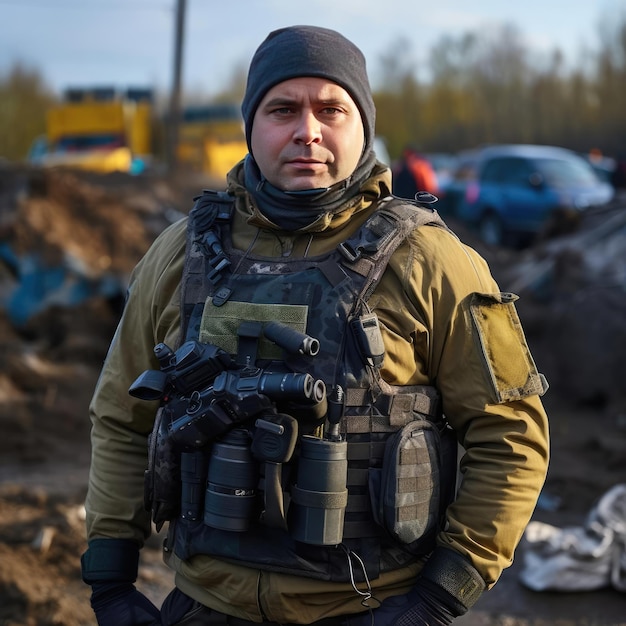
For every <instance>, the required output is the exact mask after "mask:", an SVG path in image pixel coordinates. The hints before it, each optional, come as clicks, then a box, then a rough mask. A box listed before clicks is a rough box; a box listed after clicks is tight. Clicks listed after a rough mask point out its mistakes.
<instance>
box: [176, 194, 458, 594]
mask: <svg viewBox="0 0 626 626" xmlns="http://www.w3.org/2000/svg"><path fill="white" fill-rule="evenodd" d="M232 211H233V200H232V198H231V197H230V196H228V195H226V194H222V193H216V192H204V194H203V195H202V196H201V197H199V198H198V199H197V201H196V204H195V206H194V208H193V210H192V211H191V213H190V216H189V227H188V239H187V258H186V263H185V269H184V273H183V283H182V293H181V313H182V316H181V317H182V329H183V330H182V333H181V336H182V340H183V341H185V340H190V339H199V340H200V341H201V342H208V343H212V344H217V345H220V344H221V346H220V347H222V348H224V350H226V351H227V352H229V353H230V354H233V355H234V354H236V352H237V346H236V344H234V343H233V337H236V335H237V326H238V325H239V324H240V323H241V322H242V321H246V322H247V321H250V318H255V319H254V320H253V321H255V322H256V323H260V324H264V323H267V322H269V321H272V320H275V319H279V320H282V321H284V322H285V323H287V324H290V323H291V324H292V325H295V327H297V328H298V329H299V331H301V332H304V333H305V334H306V335H307V336H309V337H312V338H315V339H316V340H318V341H319V351H318V352H317V353H316V354H314V355H312V354H307V353H306V351H304V353H303V351H298V350H293V351H287V350H284V349H282V350H281V349H279V350H278V351H277V349H276V346H273V345H271V342H269V345H262V344H263V341H264V340H261V342H260V343H259V346H258V355H257V356H258V363H260V364H261V365H262V366H264V367H267V368H268V369H270V370H272V369H273V364H277V367H279V369H280V371H289V372H299V373H304V372H306V373H308V374H311V375H312V376H313V378H314V379H319V380H322V381H323V382H324V384H325V386H326V390H327V394H328V400H329V407H330V408H329V414H330V412H331V411H334V414H335V416H336V419H335V421H336V422H337V423H338V426H337V427H336V428H337V430H338V431H339V433H340V437H335V440H336V441H337V440H340V441H344V442H347V444H343V445H344V446H347V478H346V479H345V482H346V485H345V488H347V499H346V498H345V492H342V489H341V486H339V487H336V486H335V487H333V488H331V489H330V491H331V492H332V493H331V494H330V495H328V494H326V495H320V494H319V493H318V492H316V491H315V486H314V487H313V492H312V491H310V489H309V490H307V489H306V488H303V487H302V485H303V481H304V480H306V477H305V478H303V477H302V476H301V475H300V476H299V477H298V467H299V466H301V465H302V466H303V464H304V460H303V458H302V455H303V454H304V452H303V450H304V444H305V443H306V442H307V441H308V442H310V440H311V439H312V438H318V437H322V438H323V433H322V432H321V428H320V427H319V425H318V423H316V422H315V420H313V422H312V423H309V422H307V419H306V418H303V419H299V415H298V414H297V413H298V409H297V407H295V408H294V410H293V413H294V415H293V417H295V418H296V421H298V423H299V428H300V431H299V437H298V440H297V443H296V446H295V451H294V454H293V458H292V460H291V461H290V462H289V463H287V464H286V465H285V467H281V468H280V470H279V473H280V480H281V487H280V489H281V490H282V492H283V495H284V506H285V509H286V513H285V516H284V523H281V521H280V520H279V521H276V515H274V514H270V513H267V514H266V515H265V516H264V514H263V513H262V514H261V516H260V518H259V519H258V520H256V521H255V523H253V524H251V525H250V527H248V528H246V529H245V530H241V529H237V530H231V529H223V528H215V527H213V526H211V525H207V524H206V523H205V521H204V520H203V519H202V518H200V519H189V516H185V515H184V514H182V515H178V517H177V518H176V519H174V520H172V521H171V522H170V530H169V535H168V547H169V549H171V550H174V551H175V552H176V553H177V554H178V556H179V557H181V558H182V559H187V558H190V557H192V556H194V555H196V554H208V555H212V556H215V557H217V558H221V559H226V560H232V561H234V562H236V563H239V564H243V565H247V566H251V567H255V568H260V569H265V570H270V571H277V572H283V573H289V574H293V575H299V576H307V577H313V578H318V579H323V580H333V581H343V582H347V581H350V580H365V579H367V578H368V577H369V578H376V577H378V575H379V574H380V573H381V572H384V571H388V570H393V569H397V568H401V567H403V566H405V565H407V564H408V563H410V562H412V561H414V560H415V558H417V557H418V556H419V555H423V554H426V553H428V552H430V551H431V550H432V549H433V547H434V540H435V536H436V534H437V532H438V531H439V530H440V528H441V524H442V521H443V515H444V511H445V508H446V507H447V505H448V504H449V502H450V501H451V499H452V496H453V492H454V488H455V476H456V439H455V437H454V435H453V434H452V433H451V431H450V429H449V427H447V425H446V422H445V420H444V419H443V417H442V415H441V408H440V402H439V397H438V394H437V392H436V390H435V389H434V387H429V386H411V387H408V386H407V387H396V386H392V385H389V384H387V383H386V382H385V381H384V380H383V379H382V378H381V376H380V366H381V364H382V358H383V354H384V350H383V347H382V337H381V336H380V331H379V328H378V325H377V319H376V317H375V315H373V314H371V312H370V311H369V309H368V306H367V301H368V298H369V296H370V295H371V293H372V292H373V290H374V289H375V287H376V285H377V284H378V281H379V280H380V278H381V276H382V274H383V272H384V271H385V268H386V266H387V263H388V261H389V258H390V257H391V255H392V254H393V252H394V250H396V249H397V247H398V246H399V245H400V244H401V243H402V242H403V241H404V240H405V238H406V237H407V235H408V234H409V233H410V232H411V231H413V230H414V229H415V228H416V227H418V226H421V225H424V224H430V225H437V226H444V225H443V222H442V221H441V219H440V218H439V217H438V215H437V213H436V212H434V211H431V210H430V209H427V208H424V207H421V206H418V205H416V204H414V203H411V202H409V201H405V200H399V199H396V198H391V197H390V198H387V199H385V200H384V201H383V202H382V203H381V204H380V206H379V208H378V209H377V210H376V211H375V212H373V213H372V215H371V216H370V217H369V218H368V220H367V221H366V222H365V223H364V224H363V226H362V227H360V228H359V229H358V231H357V232H355V233H354V234H353V235H352V236H351V237H350V238H349V239H348V240H347V241H344V242H343V243H342V244H340V245H339V246H338V247H337V249H335V250H334V251H332V252H330V253H329V254H326V255H322V256H318V257H313V258H297V259H291V258H265V257H258V256H255V255H253V254H250V253H247V252H243V251H240V250H236V249H234V248H233V246H232V244H231V236H230V224H231V214H232ZM214 319H219V320H220V324H221V326H220V330H218V331H215V330H212V329H211V322H212V321H213V320H214ZM265 343H266V344H268V342H267V341H265ZM255 350H256V348H255ZM255 354H256V352H255ZM305 440H306V441H305ZM316 441H319V440H318V439H316ZM243 447H245V446H243ZM313 447H315V446H313ZM233 449H235V450H239V448H238V447H237V444H234V447H233V448H229V450H233ZM242 449H243V448H242ZM329 449H330V452H329V453H328V455H329V456H328V459H327V460H328V462H329V463H331V464H332V462H334V461H333V458H334V457H333V454H334V448H333V447H332V444H329ZM215 450H217V447H216V446H214V447H213V448H210V449H208V450H207V451H205V452H204V454H206V457H207V458H205V459H204V460H202V459H201V460H200V461H199V463H200V465H202V464H203V463H210V462H211V459H212V458H213V457H214V456H215V454H216V452H214V451H215ZM212 454H213V457H212ZM229 454H231V453H230V452H229ZM237 454H239V452H237ZM325 454H326V453H325ZM196 456H197V455H196ZM314 456H315V452H314ZM233 462H234V461H233ZM194 463H196V461H194ZM316 463H317V461H316V460H313V461H310V464H309V465H307V468H312V470H310V474H311V476H309V478H311V479H314V480H317V477H316V476H315V474H316V472H317V470H316V469H315V468H317V467H319V465H316ZM265 465H266V468H265V471H264V472H263V471H262V472H261V475H260V478H259V485H257V486H260V488H259V490H258V492H257V496H256V497H257V498H258V497H259V494H261V498H262V497H263V493H264V487H263V485H264V484H265V491H268V492H269V490H268V489H267V485H268V483H269V482H270V481H272V480H275V479H276V475H275V473H273V474H272V475H271V476H270V475H269V473H268V472H275V468H274V467H273V465H272V464H271V463H270V464H265ZM194 467H195V466H194ZM233 467H234V465H233ZM203 471H204V470H203ZM211 471H212V470H211V469H209V476H208V483H211V480H212V478H211ZM184 472H185V470H184V469H183V474H184ZM227 473H229V475H230V473H231V472H230V469H228V471H227ZM255 480H256V479H255ZM203 484H204V482H203ZM207 493H208V491H207ZM241 493H245V490H244V489H242V491H241ZM250 493H252V491H251V492H250ZM207 497H208V496H207ZM251 497H254V496H251ZM194 498H195V496H194ZM267 500H268V499H267V498H266V502H265V504H266V506H267V507H268V508H269V507H270V506H274V505H270V504H268V502H267ZM320 502H321V503H322V504H321V505H320ZM207 506H208V504H207ZM220 506H222V505H219V506H218V509H219V508H220ZM315 506H323V507H327V509H326V510H327V511H330V515H327V516H326V517H325V518H324V519H323V520H322V522H321V523H322V524H324V523H331V524H332V523H334V518H333V515H332V513H333V510H334V508H335V507H336V508H338V509H340V511H341V516H342V523H343V531H342V536H341V538H340V540H339V541H336V542H335V543H334V544H333V545H320V544H324V543H325V542H324V540H323V539H322V540H321V541H316V542H315V543H313V544H311V543H307V540H306V536H307V533H308V528H309V525H315V524H316V523H320V522H319V519H317V517H316V512H315V511H316V509H315V508H314V507H315ZM343 507H345V514H344V513H343ZM262 508H263V506H261V509H262ZM302 510H304V511H305V512H306V513H305V514H300V515H298V513H297V512H298V511H302ZM311 511H313V512H312V513H311ZM213 513H217V514H218V515H219V514H222V511H221V510H218V511H213ZM226 515H228V513H226ZM303 515H304V517H303ZM235 517H236V515H235ZM278 517H280V516H278ZM328 520H330V522H329V521H328ZM294 525H296V526H298V528H299V531H298V532H296V533H295V536H294V532H293V526H294ZM324 532H325V531H324V529H322V530H321V531H320V533H321V534H320V533H317V531H316V530H315V529H314V530H313V535H314V536H316V537H317V536H321V537H323V536H324ZM303 537H305V539H304V540H303Z"/></svg>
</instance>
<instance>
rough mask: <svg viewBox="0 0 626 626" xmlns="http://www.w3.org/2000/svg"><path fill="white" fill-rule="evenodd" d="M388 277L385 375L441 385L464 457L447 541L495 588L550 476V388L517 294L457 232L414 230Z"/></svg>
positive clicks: (383, 306)
mask: <svg viewBox="0 0 626 626" xmlns="http://www.w3.org/2000/svg"><path fill="white" fill-rule="evenodd" d="M389 271H390V272H391V274H392V276H391V279H390V280H389V281H387V288H386V289H387V293H385V289H383V290H382V291H381V292H380V299H379V301H378V303H377V305H376V306H377V309H378V310H380V311H382V319H383V322H384V323H383V326H384V331H385V333H386V335H387V336H386V337H385V340H386V345H387V341H389V342H390V343H389V345H390V346H391V354H392V355H393V356H392V358H391V359H388V360H386V362H385V369H384V371H383V376H385V377H386V378H389V379H391V380H390V382H395V383H396V384H424V383H428V384H434V385H435V386H436V387H437V388H438V389H439V391H440V393H441V396H442V403H443V411H444V414H445V415H446V417H447V419H448V422H449V423H450V425H451V426H452V427H453V428H454V430H455V431H456V433H457V437H458V440H459V443H460V445H461V446H462V448H463V454H462V456H461V460H460V473H461V479H460V482H459V487H458V494H457V497H456V499H455V501H454V502H453V503H452V504H451V505H450V507H449V508H448V511H447V525H446V528H445V530H444V531H443V532H442V533H441V534H440V536H439V537H438V543H439V545H440V546H442V547H446V548H451V549H453V550H455V551H456V552H457V553H459V554H461V555H462V556H464V557H466V558H468V559H469V561H470V562H471V563H472V564H473V566H474V567H475V568H476V570H478V572H479V573H480V575H481V576H482V577H483V579H484V581H485V583H486V584H487V586H488V587H491V586H492V585H493V584H495V582H496V581H497V579H498V578H499V576H500V574H501V573H502V570H503V569H504V568H506V567H508V566H509V565H510V564H511V562H512V559H513V553H514V550H515V548H516V546H517V544H518V543H519V541H520V539H521V537H522V534H523V532H524V529H525V527H526V525H527V523H528V521H529V520H530V517H531V515H532V513H533V510H534V508H535V505H536V502H537V499H538V497H539V493H540V491H541V488H542V486H543V483H544V480H545V477H546V472H547V467H548V457H549V434H548V422H547V416H546V413H545V410H544V408H543V405H542V402H541V399H540V395H542V394H543V393H544V392H545V390H546V389H547V383H546V382H545V380H544V378H543V376H542V375H540V374H539V373H538V372H537V368H536V366H535V363H534V361H533V359H532V356H531V353H530V350H529V348H528V345H527V342H526V339H525V336H524V333H523V330H522V326H521V324H520V320H519V317H518V315H517V311H516V308H515V300H516V296H514V295H513V294H508V293H501V292H500V289H499V287H498V285H497V284H496V282H495V280H494V279H493V277H492V275H491V272H490V270H489V268H488V266H487V263H486V262H485V261H484V259H482V257H480V255H478V254H477V253H476V252H475V251H474V250H473V249H471V248H469V247H467V246H465V245H463V244H462V243H461V242H460V241H459V240H458V239H457V238H456V237H455V236H454V235H452V234H451V233H449V232H448V231H446V230H445V229H442V228H438V227H422V228H420V229H418V230H416V231H415V232H414V233H413V236H412V238H410V240H409V242H408V244H406V245H403V246H402V247H401V248H400V249H399V251H398V253H396V255H394V258H393V259H392V262H391V264H390V266H389V270H388V272H389ZM399 292H400V293H402V292H403V293H404V294H405V295H404V298H403V301H404V306H402V307H398V305H397V294H398V293H399ZM377 293H379V292H378V290H377ZM394 293H395V294H396V295H395V298H394V295H393V294H394ZM394 300H395V302H394ZM401 337H404V338H408V339H409V341H408V343H405V342H404V341H402V340H401V339H400V338H401Z"/></svg>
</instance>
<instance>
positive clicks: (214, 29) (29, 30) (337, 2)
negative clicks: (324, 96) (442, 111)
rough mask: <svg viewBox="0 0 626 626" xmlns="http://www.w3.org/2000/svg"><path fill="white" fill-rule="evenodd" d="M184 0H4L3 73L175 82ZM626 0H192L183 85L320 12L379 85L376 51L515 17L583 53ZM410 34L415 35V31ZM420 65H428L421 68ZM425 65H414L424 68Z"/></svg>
mask: <svg viewBox="0 0 626 626" xmlns="http://www.w3.org/2000/svg"><path fill="white" fill-rule="evenodd" d="M176 4H177V0H0V75H4V74H6V72H7V71H9V69H10V68H11V67H12V66H13V65H14V64H15V63H16V62H20V63H22V64H23V65H24V66H25V67H27V68H29V69H34V70H37V71H39V72H40V74H41V75H42V77H43V79H44V80H45V81H46V83H47V84H48V85H49V86H50V87H51V88H52V89H53V90H54V91H56V92H57V93H59V94H60V93H61V92H62V91H63V90H64V89H65V88H67V87H90V86H97V85H107V86H115V87H118V88H120V89H123V88H126V87H130V86H133V87H135V86H137V87H152V88H154V89H157V90H161V91H163V92H166V91H167V90H168V89H170V88H171V87H172V85H173V77H174V42H175V14H176ZM617 13H619V15H620V16H624V15H626V0H522V1H515V0H434V1H430V2H425V1H424V0H186V14H185V18H186V19H185V27H184V47H183V56H182V59H183V63H182V73H181V83H182V88H183V93H192V92H193V93H201V94H207V95H215V94H217V93H219V91H220V90H222V89H224V88H225V87H226V86H227V85H228V84H229V82H230V80H231V77H232V75H233V72H234V70H235V68H237V67H239V68H245V67H247V64H248V63H249V61H250V59H251V57H252V55H253V53H254V50H255V49H256V47H257V46H258V45H259V44H260V43H261V42H262V40H263V39H264V38H265V36H266V35H267V34H268V33H269V32H270V31H271V30H274V29H275V28H280V27H283V26H289V25H293V24H314V25H317V26H325V27H328V28H333V29H335V30H338V31H340V32H342V33H343V34H344V35H346V36H347V37H348V38H349V39H351V40H352V41H353V42H354V43H356V44H357V45H358V46H359V47H360V48H361V50H362V51H363V52H364V54H365V56H366V59H367V62H368V68H369V74H370V80H371V82H372V85H373V86H374V88H375V87H376V85H377V84H380V81H381V80H382V77H381V74H380V72H381V68H382V64H381V62H380V61H381V58H382V56H384V55H385V54H389V52H390V51H391V50H393V49H394V44H395V45H396V46H397V44H398V42H403V41H406V42H407V48H406V52H407V56H409V58H412V59H413V60H414V61H415V62H416V63H417V67H418V68H426V66H427V60H428V54H429V51H430V49H431V48H432V46H433V45H434V44H435V43H437V42H438V41H440V40H441V38H442V37H444V36H451V37H459V36H461V35H463V34H465V33H467V32H483V31H487V30H488V29H491V28H494V27H497V26H499V25H504V24H509V25H514V26H515V27H516V28H517V29H518V31H519V32H520V34H521V36H522V40H523V42H524V44H525V45H526V47H527V48H528V49H529V50H530V51H531V52H532V53H533V54H536V55H538V58H540V57H541V55H546V56H547V54H548V53H549V52H550V51H552V50H554V49H555V48H559V49H561V51H562V52H563V53H564V54H565V59H566V61H568V62H569V63H570V64H573V65H576V64H577V63H579V62H580V60H581V59H582V56H583V55H584V54H586V53H588V52H589V51H590V50H593V49H594V47H596V46H597V45H598V41H599V37H600V32H601V31H600V24H601V22H603V21H606V20H607V19H608V20H609V21H610V19H611V16H612V15H615V14H617ZM409 42H410V43H409ZM422 75H423V74H422ZM418 76H420V74H419V69H418Z"/></svg>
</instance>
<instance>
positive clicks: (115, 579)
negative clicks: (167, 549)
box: [81, 539, 161, 626]
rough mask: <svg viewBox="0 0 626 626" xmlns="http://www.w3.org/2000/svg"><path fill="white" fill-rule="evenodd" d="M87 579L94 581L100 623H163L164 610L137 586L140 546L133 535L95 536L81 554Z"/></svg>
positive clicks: (93, 603) (120, 625)
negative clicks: (127, 537) (135, 584)
mask: <svg viewBox="0 0 626 626" xmlns="http://www.w3.org/2000/svg"><path fill="white" fill-rule="evenodd" d="M81 566H82V574H83V580H84V581H85V582H86V583H87V584H88V585H91V590H92V594H91V606H92V608H93V610H94V613H95V614H96V619H97V620H98V624H99V625H100V626H148V625H153V624H154V625H156V624H160V623H161V617H160V612H159V610H158V609H157V608H156V606H154V604H152V602H150V600H148V598H146V597H145V596H144V595H143V594H142V593H140V592H139V591H137V590H136V589H135V586H134V584H133V583H134V582H135V580H137V571H138V569H139V546H138V544H137V543H136V542H135V541H132V540H131V539H92V540H91V541H90V542H89V548H88V549H87V552H85V554H83V556H82V558H81Z"/></svg>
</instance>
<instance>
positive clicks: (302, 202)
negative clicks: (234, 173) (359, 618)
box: [244, 150, 376, 231]
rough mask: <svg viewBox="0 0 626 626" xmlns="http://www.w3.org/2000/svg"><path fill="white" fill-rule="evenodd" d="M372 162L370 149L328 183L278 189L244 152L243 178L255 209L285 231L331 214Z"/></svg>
mask: <svg viewBox="0 0 626 626" xmlns="http://www.w3.org/2000/svg"><path fill="white" fill-rule="evenodd" d="M375 165H376V155H375V154H374V152H373V151H372V150H370V151H369V152H368V153H367V154H364V155H363V156H362V157H361V160H360V161H359V164H358V165H357V168H356V170H355V171H354V173H353V174H352V176H350V178H346V179H345V180H342V181H340V182H338V183H335V184H334V185H333V186H332V187H324V188H321V189H305V190H302V191H282V190H280V189H278V188H277V187H274V185H272V184H271V183H270V182H268V181H267V180H266V179H265V178H264V177H263V176H262V174H261V172H260V171H259V168H258V166H257V164H256V161H255V160H254V159H253V158H252V156H250V155H248V156H247V157H246V159H245V162H244V181H245V187H246V189H247V191H248V192H249V193H250V195H251V196H252V198H253V199H254V202H255V204H256V206H257V208H258V209H259V211H260V212H261V213H262V214H263V215H264V216H265V217H266V218H267V219H268V220H270V221H271V222H272V223H273V224H276V226H278V227H279V228H280V229H282V230H285V231H296V230H301V229H303V228H306V227H307V226H309V225H310V224H312V223H313V222H315V221H316V220H317V219H318V218H319V217H320V216H322V215H324V214H326V213H331V214H335V213H338V212H339V211H341V210H343V208H344V207H346V203H347V202H348V201H349V200H351V199H356V196H357V195H358V191H359V189H360V187H361V185H362V184H363V183H364V182H365V181H366V180H367V179H368V178H369V176H370V174H371V172H372V170H373V169H374V166H375Z"/></svg>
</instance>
